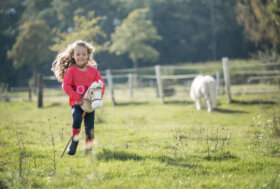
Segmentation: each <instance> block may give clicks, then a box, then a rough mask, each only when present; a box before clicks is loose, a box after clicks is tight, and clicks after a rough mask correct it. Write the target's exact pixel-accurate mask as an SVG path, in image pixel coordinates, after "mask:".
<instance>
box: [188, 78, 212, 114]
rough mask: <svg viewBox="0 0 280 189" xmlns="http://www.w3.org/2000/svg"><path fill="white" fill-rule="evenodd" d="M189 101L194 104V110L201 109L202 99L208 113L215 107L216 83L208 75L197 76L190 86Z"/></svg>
mask: <svg viewBox="0 0 280 189" xmlns="http://www.w3.org/2000/svg"><path fill="white" fill-rule="evenodd" d="M190 96H191V99H192V100H193V101H194V102H195V105H196V109H197V110H200V109H201V98H203V97H204V100H205V105H206V107H207V110H208V112H211V111H212V110H213V108H215V107H216V81H215V79H214V78H213V77H212V76H210V75H205V76H204V75H197V76H196V77H195V78H194V80H193V82H192V85H191V90H190Z"/></svg>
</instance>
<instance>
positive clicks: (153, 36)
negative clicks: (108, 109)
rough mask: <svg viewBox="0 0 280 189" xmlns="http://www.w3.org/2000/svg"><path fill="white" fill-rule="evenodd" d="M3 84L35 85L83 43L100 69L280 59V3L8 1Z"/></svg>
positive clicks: (0, 6)
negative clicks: (226, 59) (89, 45)
mask: <svg viewBox="0 0 280 189" xmlns="http://www.w3.org/2000/svg"><path fill="white" fill-rule="evenodd" d="M0 15H1V16H0V20H1V25H0V40H1V46H0V56H1V69H0V75H1V80H0V83H1V84H8V85H9V86H26V85H27V84H29V85H31V86H32V85H33V84H34V78H35V77H36V75H37V73H38V72H40V73H43V74H45V75H50V74H52V73H51V71H50V68H51V64H52V61H53V60H54V58H55V56H56V54H57V53H58V52H59V51H61V50H63V48H65V47H66V46H67V44H69V43H72V42H74V41H75V40H77V39H83V40H86V41H89V42H92V43H93V44H94V45H95V47H96V52H97V53H96V54H95V55H94V56H95V57H94V59H95V60H96V61H97V63H98V68H99V69H100V70H104V69H107V68H111V69H114V68H137V67H143V66H153V65H157V64H160V65H164V64H169V65H170V64H180V63H186V62H191V63H196V62H202V61H211V60H214V61H215V60H219V59H221V57H223V56H227V57H230V58H234V59H237V58H251V56H252V55H254V56H259V57H266V58H268V59H270V60H272V61H276V60H277V54H278V52H279V39H280V38H279V37H280V36H279V35H280V32H279V24H280V0H238V1H236V0H227V1H224V0H172V1H169V0H142V1H138V0H94V1H91V0H68V1H65V0H2V1H1V2H0Z"/></svg>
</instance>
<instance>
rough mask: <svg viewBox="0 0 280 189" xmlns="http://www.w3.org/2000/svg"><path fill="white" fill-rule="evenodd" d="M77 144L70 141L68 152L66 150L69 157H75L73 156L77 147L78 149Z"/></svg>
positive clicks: (77, 142)
mask: <svg viewBox="0 0 280 189" xmlns="http://www.w3.org/2000/svg"><path fill="white" fill-rule="evenodd" d="M78 144H79V140H77V141H74V140H73V139H72V141H71V144H70V146H69V148H68V150H67V153H68V154H69V155H75V154H76V150H77V147H78Z"/></svg>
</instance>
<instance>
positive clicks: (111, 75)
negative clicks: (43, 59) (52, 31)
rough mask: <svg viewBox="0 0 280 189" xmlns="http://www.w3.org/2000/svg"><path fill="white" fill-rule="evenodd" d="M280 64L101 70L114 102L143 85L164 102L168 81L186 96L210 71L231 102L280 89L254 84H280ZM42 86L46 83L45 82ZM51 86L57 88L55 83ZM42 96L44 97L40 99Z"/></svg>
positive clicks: (40, 103)
mask: <svg viewBox="0 0 280 189" xmlns="http://www.w3.org/2000/svg"><path fill="white" fill-rule="evenodd" d="M279 68H280V64H279V63H249V64H248V63H244V64H235V63H234V61H230V60H229V59H228V58H226V57H225V58H223V59H222V61H221V64H220V66H217V64H213V65H203V64H200V65H196V64H190V65H186V66H174V65H157V66H154V67H146V68H139V69H137V70H136V72H135V69H115V70H105V71H100V73H101V75H102V77H103V79H104V81H105V82H106V87H107V89H106V92H107V94H109V95H107V97H108V96H109V98H110V100H111V102H112V105H116V104H117V102H116V101H118V99H120V96H119V93H120V92H119V91H120V90H122V89H125V91H128V92H127V94H126V95H127V96H128V98H126V99H128V100H129V99H135V98H138V97H139V93H141V92H142V93H144V92H143V91H144V90H142V89H145V88H150V89H152V90H150V91H154V92H153V93H154V94H153V97H157V98H159V99H160V102H161V103H165V102H166V99H167V96H166V95H167V94H166V93H165V90H167V86H168V82H170V83H172V85H173V86H176V94H175V96H174V97H175V98H176V96H177V95H178V94H183V96H186V97H187V96H188V95H189V94H188V92H189V91H188V90H189V88H188V87H190V84H191V81H192V80H193V78H194V77H195V76H196V75H197V74H210V75H212V76H214V77H216V80H217V84H218V85H217V92H218V93H220V92H221V93H222V94H223V93H224V92H225V94H226V97H227V100H228V102H229V103H230V102H231V100H232V95H236V94H240V93H241V94H248V93H255V92H280V87H275V86H277V85H275V84H273V85H271V90H264V89H262V88H256V87H251V86H257V84H262V83H267V82H274V83H275V81H278V86H279V83H280V82H279V81H280V69H279ZM43 80H44V81H47V80H56V78H55V77H54V76H43ZM37 83H39V82H37ZM169 85H170V84H169ZM42 86H44V85H43V84H42ZM239 86H244V87H239ZM260 86H261V85H260ZM49 87H50V86H44V87H40V85H38V90H37V94H38V95H39V94H40V96H41V97H39V96H38V106H39V107H40V106H43V89H44V90H49ZM51 87H52V88H54V87H53V86H51ZM39 88H41V89H39ZM55 88H56V89H59V90H61V85H60V84H59V86H58V85H57V86H55ZM171 88H172V86H171ZM174 88H175V87H174ZM240 88H241V89H240ZM27 89H28V88H27ZM249 89H250V90H249ZM12 90H13V91H17V88H13V89H12ZM21 90H22V89H21ZM40 90H41V91H40ZM169 90H170V87H169ZM62 94H63V93H62ZM122 95H123V93H122ZM40 98H41V99H42V101H41V100H39V99H40ZM147 98H149V97H147ZM167 100H168V99H167Z"/></svg>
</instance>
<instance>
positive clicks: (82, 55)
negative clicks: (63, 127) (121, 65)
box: [52, 40, 105, 155]
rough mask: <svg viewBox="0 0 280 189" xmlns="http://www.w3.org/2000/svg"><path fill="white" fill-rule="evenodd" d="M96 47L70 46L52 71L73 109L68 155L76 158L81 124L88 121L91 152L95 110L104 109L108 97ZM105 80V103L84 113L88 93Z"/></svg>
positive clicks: (78, 43) (79, 43)
mask: <svg viewBox="0 0 280 189" xmlns="http://www.w3.org/2000/svg"><path fill="white" fill-rule="evenodd" d="M94 51H95V49H94V47H93V46H92V45H91V44H89V43H87V42H85V41H81V40H79V41H76V42H74V43H73V44H70V45H68V47H67V48H66V50H64V51H63V52H61V53H59V54H58V55H57V57H56V59H55V61H54V62H53V66H52V71H53V72H54V74H55V76H56V78H57V80H58V81H59V82H62V89H63V91H64V92H65V93H66V94H67V95H68V96H69V105H70V106H71V107H72V116H73V124H72V136H73V137H72V141H71V144H70V145H69V148H68V150H67V153H68V154H69V155H74V154H75V153H76V149H77V146H78V143H79V133H80V129H81V123H82V120H83V118H84V125H85V134H86V137H85V150H86V152H90V151H91V150H92V147H93V140H94V112H95V111H94V110H95V109H96V108H99V107H101V106H102V105H103V104H102V97H103V95H104V90H105V83H104V81H103V79H102V77H101V75H100V73H99V72H98V70H97V69H96V68H95V67H96V62H95V61H94V60H93V58H92V55H93V53H94ZM99 80H101V81H102V82H103V88H102V96H101V99H99V100H96V101H95V102H94V103H92V104H91V107H92V109H93V111H92V112H86V113H84V111H83V109H82V108H81V106H82V104H83V96H84V94H85V93H86V91H87V89H88V88H90V87H96V86H97V85H98V84H97V83H98V82H99Z"/></svg>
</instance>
